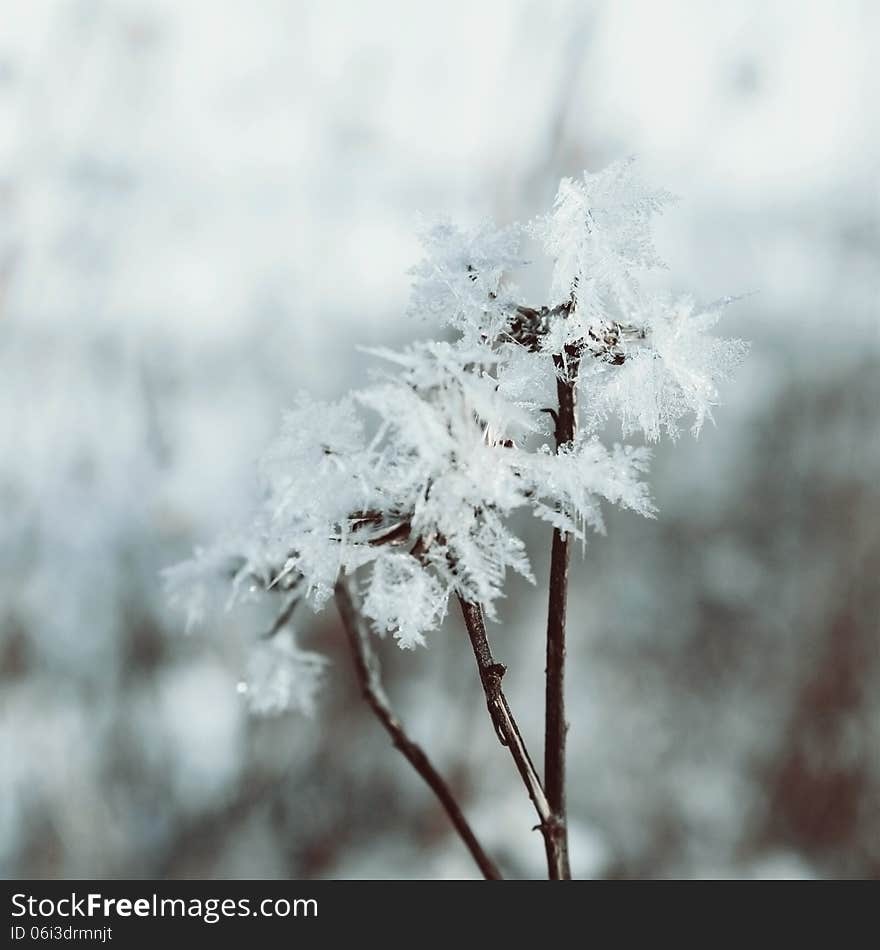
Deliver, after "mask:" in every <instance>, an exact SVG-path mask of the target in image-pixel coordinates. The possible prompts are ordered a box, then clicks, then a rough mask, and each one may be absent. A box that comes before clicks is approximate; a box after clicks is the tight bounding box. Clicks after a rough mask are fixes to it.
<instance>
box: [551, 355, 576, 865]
mask: <svg viewBox="0 0 880 950" xmlns="http://www.w3.org/2000/svg"><path fill="white" fill-rule="evenodd" d="M553 360H554V363H555V364H556V371H557V373H558V374H559V375H558V376H557V379H556V394H557V397H558V399H559V409H558V411H557V413H556V451H557V452H558V451H559V449H560V448H561V447H563V446H566V445H570V444H571V443H572V442H573V441H574V437H575V431H576V427H577V413H576V402H575V400H576V390H575V385H576V382H575V381H576V380H577V370H578V356H577V353H576V352H573V353H568V354H566V357H562V356H555V357H554V358H553ZM570 556H571V535H569V534H568V533H567V532H565V531H560V530H559V528H554V529H553V547H552V549H551V554H550V592H549V601H548V608H547V668H546V675H547V681H546V694H545V710H546V712H545V720H544V784H545V788H546V790H547V800H548V801H549V803H550V808H551V811H552V814H553V828H554V831H555V835H554V840H553V846H554V851H555V853H554V860H553V861H551V862H550V876H551V878H552V879H553V880H568V879H569V878H570V877H571V868H570V867H569V860H568V825H567V817H566V809H565V740H566V733H567V732H568V723H567V722H566V721H565V621H566V616H565V615H566V601H567V598H568V564H569V560H570ZM548 847H549V846H548ZM547 856H548V859H549V858H550V852H549V850H548V853H547Z"/></svg>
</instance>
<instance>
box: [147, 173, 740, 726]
mask: <svg viewBox="0 0 880 950" xmlns="http://www.w3.org/2000/svg"><path fill="white" fill-rule="evenodd" d="M669 199H670V196H669V195H667V194H666V193H665V192H662V191H656V190H652V189H650V188H648V187H646V186H644V185H642V184H641V183H640V182H639V181H638V179H637V178H636V177H635V175H634V174H633V165H632V162H631V161H630V162H621V163H617V164H615V165H612V166H611V167H609V168H607V169H606V170H605V171H603V172H600V173H598V174H595V175H591V174H588V173H585V174H584V176H583V178H582V179H580V180H577V181H575V180H572V179H565V180H563V182H562V184H561V185H560V189H559V194H558V195H557V198H556V202H555V204H554V207H553V210H552V211H551V212H550V214H549V215H547V216H546V217H544V218H541V219H538V220H537V221H536V222H533V223H532V225H530V227H529V230H530V232H531V233H532V234H533V235H534V236H535V237H537V238H538V239H539V241H540V242H541V243H542V245H543V247H544V249H545V250H546V252H547V253H548V255H549V256H550V257H552V258H553V260H554V271H553V278H552V283H551V287H550V291H549V298H548V303H547V304H545V305H544V306H542V307H538V308H534V307H528V306H525V305H523V304H522V303H519V302H518V301H517V300H516V299H515V298H514V296H513V285H512V284H511V283H510V280H509V276H510V274H511V273H512V272H513V271H514V270H515V269H516V268H518V267H520V266H522V265H523V263H524V262H523V260H522V258H521V256H520V251H519V237H520V233H521V229H519V228H517V227H513V228H509V229H497V228H495V227H494V226H493V225H491V224H488V223H484V224H482V225H480V226H479V227H478V228H476V229H475V230H473V231H464V230H461V229H459V228H457V227H455V226H454V225H452V224H450V223H448V222H441V223H439V224H435V225H433V226H431V227H428V228H426V229H425V231H424V233H423V242H424V245H425V249H426V257H425V259H424V260H423V261H422V262H421V263H420V264H419V265H417V266H416V267H415V268H414V269H413V271H412V275H413V294H412V304H411V308H410V309H411V311H412V312H413V313H416V314H419V315H422V316H429V317H438V318H440V319H442V321H443V322H445V323H446V324H448V325H450V326H452V327H453V328H455V330H456V331H457V335H456V338H455V339H454V340H452V341H451V342H435V341H427V342H422V343H417V344H414V345H411V346H410V347H408V348H406V349H404V350H402V351H392V350H384V349H383V350H373V351H369V352H371V355H372V356H373V357H377V358H378V359H379V364H378V368H377V370H376V371H375V373H374V376H373V379H372V381H371V383H370V384H369V385H368V386H366V387H365V388H363V389H360V390H358V391H356V392H353V393H350V394H349V395H348V396H346V397H345V398H343V399H342V400H340V401H339V402H336V403H329V404H323V403H316V402H313V401H311V400H310V399H308V398H306V397H303V398H302V399H301V400H300V402H299V403H298V405H297V406H296V408H295V409H294V410H293V411H292V412H290V413H288V414H287V415H286V416H285V417H284V420H283V424H282V429H281V433H280V435H279V437H278V439H277V440H276V442H275V443H274V444H273V445H272V446H271V447H270V448H269V450H268V452H267V453H266V455H265V457H264V459H263V461H262V464H261V468H260V472H261V486H262V503H261V505H260V507H259V510H258V512H257V513H256V515H255V519H254V525H253V527H252V529H251V530H250V531H249V532H245V533H244V534H243V535H242V540H241V541H240V542H239V543H238V544H237V545H236V544H230V542H229V541H225V542H224V543H223V544H221V545H219V546H218V547H217V548H216V549H211V550H209V551H201V552H198V553H197V556H196V558H195V559H194V560H193V561H192V562H188V563H187V564H185V565H182V566H178V567H176V568H174V569H172V570H171V571H169V572H168V573H167V575H166V582H167V584H168V586H169V590H170V591H171V592H172V594H173V595H174V597H175V599H176V600H177V601H183V602H184V606H185V607H186V608H187V611H188V621H187V623H188V625H190V624H191V623H194V622H196V621H197V620H198V619H199V617H200V616H201V615H203V614H204V612H205V610H206V608H207V606H208V605H209V604H210V602H211V600H212V598H214V599H216V595H215V594H214V593H213V590H214V588H213V587H212V586H211V585H212V583H213V582H212V581H211V580H210V575H211V574H212V573H213V574H214V575H217V574H223V576H224V577H225V578H226V580H227V581H229V582H231V591H232V596H231V600H232V601H234V600H236V599H240V598H241V597H242V596H243V595H244V594H245V593H248V594H250V593H251V592H252V591H254V590H255V591H257V592H267V593H271V592H274V591H276V590H280V591H282V592H283V593H284V596H285V598H287V601H286V602H287V603H288V604H293V603H294V602H296V601H299V600H304V601H306V602H307V603H309V604H310V605H311V606H312V607H313V608H314V609H320V608H321V607H322V606H323V605H324V604H325V602H326V601H327V599H328V597H330V595H331V594H332V592H333V590H334V586H335V584H336V582H337V579H338V578H339V576H340V574H355V573H358V576H359V577H361V578H362V579H361V582H360V583H361V586H362V588H363V594H364V597H363V608H362V609H363V612H364V615H365V616H366V617H368V618H369V619H370V620H371V621H372V624H373V627H374V629H375V630H376V632H377V633H379V634H391V635H393V636H394V637H395V638H396V640H397V642H398V643H399V644H400V646H402V647H407V648H408V647H413V646H415V645H417V644H423V643H425V642H426V636H427V634H429V633H430V632H431V631H432V630H434V629H436V628H437V627H438V626H439V624H440V623H441V622H442V620H443V618H444V616H445V614H446V611H447V606H448V602H449V599H450V597H451V596H453V595H457V596H459V597H461V598H463V599H465V600H469V601H475V602H479V603H481V604H482V605H483V606H484V608H485V610H486V613H487V615H488V616H489V617H494V616H496V613H497V609H496V604H497V601H498V600H499V598H501V597H502V596H503V593H504V584H505V579H506V576H507V573H508V572H509V571H515V572H518V573H519V574H521V575H523V576H524V577H526V578H529V579H531V578H532V572H531V566H530V563H529V559H528V555H527V551H526V546H525V543H524V542H523V540H522V539H521V538H520V537H519V536H518V535H517V534H516V533H515V532H514V531H513V529H512V527H511V523H510V515H511V514H512V513H513V512H514V511H516V510H518V509H527V510H530V511H531V512H532V514H533V515H534V516H535V517H536V518H538V519H541V520H543V521H547V522H549V523H550V524H552V525H553V526H554V527H555V528H558V529H559V530H560V531H564V532H567V533H570V534H571V535H573V536H575V537H577V538H579V539H581V540H582V541H584V542H585V540H586V537H587V531H588V529H589V530H593V531H598V532H602V531H604V522H603V516H602V503H603V502H604V503H607V504H611V505H616V506H619V507H622V508H627V509H630V510H632V511H635V512H637V513H639V514H641V515H645V516H652V515H653V514H654V509H653V506H652V503H651V500H650V497H649V493H648V488H647V484H646V483H645V481H644V475H645V472H646V470H647V466H648V461H649V458H650V453H649V452H648V450H647V449H646V448H643V447H638V446H621V445H615V446H614V447H613V448H611V449H608V448H606V447H605V446H604V445H603V444H602V442H601V441H600V435H601V429H602V427H603V425H604V424H605V422H606V421H608V419H609V418H610V417H612V416H614V417H617V418H618V419H619V421H620V424H621V427H622V430H623V434H624V436H627V435H629V434H631V433H633V432H637V431H638V432H641V433H642V434H643V435H644V437H645V439H646V440H647V441H655V440H656V439H658V438H659V437H660V435H661V434H662V433H663V432H665V433H667V434H668V435H670V436H671V437H672V438H675V437H677V436H678V435H679V433H680V431H681V426H682V424H683V421H684V420H685V419H686V418H689V419H690V428H691V430H692V431H693V432H694V434H696V433H698V432H699V430H700V428H701V426H702V425H703V423H704V422H705V420H706V419H711V417H712V416H711V414H712V409H713V408H714V407H715V406H716V405H717V404H718V400H719V390H718V386H719V383H720V382H721V381H722V380H724V379H726V378H727V377H728V376H729V375H730V373H731V371H732V370H733V369H734V368H735V366H736V365H737V364H738V363H739V362H740V361H741V360H742V358H743V357H744V355H745V352H746V346H745V344H743V343H742V342H740V341H738V340H724V339H720V338H718V337H715V336H713V335H712V334H711V333H710V332H709V331H711V330H712V329H713V328H714V326H715V324H716V323H717V322H718V319H719V318H720V315H721V312H722V310H723V309H724V304H725V303H726V302H728V301H723V302H722V303H720V304H716V305H712V306H709V307H702V308H701V307H699V306H697V305H696V304H695V303H694V301H692V300H691V299H690V298H680V299H677V300H670V299H668V298H665V297H661V296H650V295H647V294H645V293H644V292H643V291H642V290H641V288H640V287H639V284H638V272H639V271H640V270H643V269H645V268H648V267H655V266H658V265H659V264H660V261H659V259H658V257H657V254H656V252H655V250H654V247H653V243H652V240H651V229H650V226H651V219H652V217H653V215H654V214H655V213H657V212H658V211H660V210H661V209H662V207H663V206H664V204H666V203H667V202H668V201H669ZM558 386H570V387H576V388H577V390H578V392H579V399H578V405H579V407H580V408H579V415H580V422H581V427H582V428H581V431H580V432H579V433H578V434H577V436H576V437H575V439H574V440H573V441H571V442H568V443H564V444H562V445H557V444H556V442H555V438H554V435H555V432H554V419H555V418H556V416H555V411H556V404H557V387H558ZM187 588H188V590H189V594H188V597H185V596H184V595H183V594H182V593H181V591H182V590H183V589H187ZM249 670H250V671H249V678H248V681H247V687H246V694H247V697H248V700H249V702H250V703H251V705H252V706H253V707H254V708H256V709H260V710H262V711H277V710H280V709H282V708H288V707H295V708H300V709H307V708H308V707H309V706H310V704H311V702H312V698H313V693H314V688H315V685H316V683H317V679H318V673H319V666H318V664H317V661H316V660H315V659H314V658H313V656H312V655H311V654H306V653H302V652H301V651H299V649H298V648H297V647H296V645H295V642H294V641H293V639H292V634H290V631H289V625H287V624H286V623H285V624H283V625H281V633H280V634H276V635H275V637H274V638H272V639H271V640H270V641H269V642H268V644H267V643H263V644H261V645H260V646H259V647H258V648H257V652H256V653H255V654H254V655H253V657H252V659H251V663H250V667H249ZM258 693H259V694H261V697H260V698H256V697H257V694H258Z"/></svg>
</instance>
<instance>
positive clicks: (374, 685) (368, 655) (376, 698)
mask: <svg viewBox="0 0 880 950" xmlns="http://www.w3.org/2000/svg"><path fill="white" fill-rule="evenodd" d="M336 606H337V608H338V610H339V616H340V617H341V619H342V626H343V627H344V628H345V634H346V636H347V637H348V643H349V646H350V648H351V654H352V660H353V661H354V668H355V673H356V675H357V678H358V682H359V683H360V686H361V692H362V693H363V697H364V699H365V700H366V701H367V703H368V705H369V707H370V709H372V711H373V712H374V713H375V715H376V718H377V719H378V720H379V722H380V723H381V724H382V726H383V728H384V729H385V731H386V732H387V733H388V734H389V735H390V736H391V741H392V742H393V743H394V745H395V746H396V748H398V749H400V751H401V752H402V753H403V755H404V756H406V759H407V761H408V762H409V763H410V765H412V767H413V768H414V769H415V770H416V771H417V772H418V773H419V775H421V777H422V778H423V779H424V780H425V782H426V783H427V784H428V785H429V786H430V787H431V790H432V791H433V792H434V794H435V795H436V796H437V798H438V800H439V801H440V804H441V805H442V806H443V808H444V809H445V811H446V814H447V815H448V816H449V820H450V821H451V822H452V824H453V826H454V827H455V830H456V831H457V832H458V835H459V837H460V838H461V839H462V841H463V842H464V843H465V845H466V846H467V848H468V850H469V851H470V853H471V855H472V856H473V859H474V860H475V861H476V862H477V865H478V867H479V868H480V871H481V872H482V874H483V877H485V878H486V879H487V880H501V872H500V871H499V870H498V867H497V866H496V864H495V862H494V861H493V860H492V859H491V858H490V857H489V856H488V855H487V854H486V852H485V851H484V850H483V847H482V845H481V844H480V842H479V841H478V840H477V837H476V835H475V834H474V832H473V830H472V828H471V826H470V825H469V824H468V821H467V819H466V818H465V816H464V814H463V813H462V810H461V808H459V806H458V803H457V802H456V800H455V796H454V794H453V793H452V790H451V789H450V788H449V786H448V785H447V784H446V782H445V780H444V779H443V777H442V776H441V775H440V773H439V772H438V771H437V770H436V769H435V768H434V766H433V765H432V764H431V761H430V759H429V758H428V757H427V755H426V754H425V752H424V750H423V749H422V748H421V746H419V745H417V744H416V743H415V742H413V741H412V740H411V739H410V738H409V736H408V735H407V734H406V731H405V730H404V728H403V724H402V723H401V722H400V720H399V719H398V718H397V716H396V715H395V714H394V711H393V710H392V708H391V705H390V703H389V701H388V697H387V696H386V694H385V690H384V688H383V686H382V680H381V676H380V672H379V661H378V658H377V656H376V654H375V652H374V651H373V647H372V644H371V642H370V631H369V629H368V628H367V626H366V623H365V622H364V619H363V617H362V615H361V613H360V610H359V609H358V607H357V606H356V604H355V601H354V595H353V594H352V591H351V589H350V588H349V586H348V584H347V583H346V581H345V580H344V579H340V580H339V581H338V582H337V584H336Z"/></svg>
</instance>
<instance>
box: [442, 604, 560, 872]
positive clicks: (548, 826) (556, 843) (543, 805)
mask: <svg viewBox="0 0 880 950" xmlns="http://www.w3.org/2000/svg"><path fill="white" fill-rule="evenodd" d="M459 603H460V604H461V612H462V615H463V616H464V622H465V626H466V627H467V632H468V636H469V637H470V641H471V647H472V648H473V651H474V657H475V658H476V661H477V669H478V671H479V674H480V682H481V683H482V684H483V692H484V693H485V694H486V705H487V706H488V708H489V715H490V716H491V717H492V724H493V725H494V726H495V732H496V734H497V736H498V739H499V741H500V742H501V744H502V745H504V746H507V748H508V749H509V750H510V755H511V757H512V758H513V761H514V763H515V764H516V768H517V771H518V772H519V774H520V778H521V779H522V781H523V785H525V788H526V791H527V792H528V794H529V798H530V799H531V801H532V804H533V805H534V807H535V811H536V812H537V815H538V822H539V823H538V825H537V827H538V828H539V829H540V831H541V834H542V835H543V836H544V847H545V849H546V851H547V864H548V867H549V870H550V876H551V877H552V878H554V879H559V878H561V877H562V876H563V873H564V871H565V870H566V869H567V864H566V861H565V856H566V854H567V852H566V851H565V849H564V848H563V847H562V844H564V829H560V827H559V825H558V819H557V817H556V815H555V813H554V811H553V808H552V807H551V805H550V802H549V801H548V798H547V795H546V794H545V792H544V787H543V785H542V784H541V779H540V778H539V776H538V773H537V771H536V770H535V766H534V764H533V763H532V759H531V757H530V756H529V752H528V749H527V748H526V744H525V741H524V740H523V737H522V733H521V732H520V731H519V727H518V726H517V724H516V720H515V719H514V718H513V713H512V712H511V711H510V705H509V704H508V702H507V697H506V696H505V695H504V690H503V689H502V688H501V679H502V677H503V676H504V674H505V672H506V669H507V668H506V667H505V666H504V665H503V664H502V663H499V662H497V660H495V658H494V657H493V656H492V648H491V647H490V646H489V639H488V637H487V635H486V624H485V622H484V620H483V609H482V607H481V606H480V605H479V604H474V603H471V602H470V601H468V600H465V599H464V598H463V597H459Z"/></svg>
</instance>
